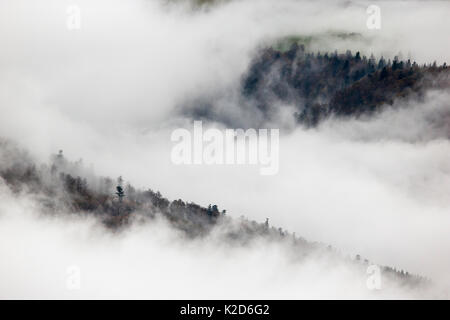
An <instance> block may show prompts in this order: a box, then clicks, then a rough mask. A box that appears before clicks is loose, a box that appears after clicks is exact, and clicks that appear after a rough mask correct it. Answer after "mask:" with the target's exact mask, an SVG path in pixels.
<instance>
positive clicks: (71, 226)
mask: <svg viewBox="0 0 450 320" xmlns="http://www.w3.org/2000/svg"><path fill="white" fill-rule="evenodd" d="M377 3H378V4H379V5H380V7H381V10H382V15H381V18H382V27H381V29H380V30H368V29H367V27H366V19H367V14H366V8H367V5H368V3H363V2H345V3H344V2H339V1H332V2H331V1H319V2H317V1H314V2H313V1H293V0H292V1H291V0H284V1H279V0H278V1H275V0H273V1H270V0H261V1H257V0H246V1H230V2H226V3H223V4H221V5H218V6H213V7H211V8H209V9H205V8H203V9H194V10H193V9H192V8H191V7H190V6H188V5H183V4H180V3H177V4H174V3H173V2H170V3H167V2H163V1H139V0H133V1H118V0H112V1H111V0H108V1H106V0H105V1H103V0H102V1H99V0H96V1H92V0H91V1H87V0H86V1H81V0H80V1H66V2H65V1H56V0H55V1H49V0H45V1H40V2H39V3H37V2H35V1H33V2H32V1H26V0H6V1H2V2H1V4H0V45H1V47H2V50H1V51H0V71H1V72H0V108H1V109H0V110H1V111H2V115H1V117H0V136H1V137H6V138H10V139H12V140H14V141H16V142H18V143H19V144H20V145H21V146H23V147H25V148H26V149H28V150H29V151H30V152H31V154H32V155H33V156H34V157H35V158H36V160H37V161H38V162H45V161H47V160H48V157H49V155H50V154H51V153H54V152H56V151H57V150H58V149H63V150H64V153H65V155H66V156H67V157H68V158H70V159H73V160H75V159H77V158H83V159H84V161H85V163H87V164H91V163H92V165H93V167H94V169H95V172H96V173H97V174H99V175H109V176H112V177H115V176H119V175H122V176H124V178H125V179H126V180H127V181H130V182H131V183H132V184H134V185H136V186H139V187H150V188H152V189H157V190H160V191H161V193H162V194H163V195H164V196H166V197H168V198H169V199H177V198H181V199H183V200H186V201H195V202H197V203H199V204H201V205H205V206H206V205H208V204H210V203H214V204H217V205H219V207H220V208H224V209H227V212H228V214H229V215H230V216H232V217H239V216H241V215H245V216H248V217H249V218H252V219H255V220H258V221H263V220H264V219H265V218H266V217H270V219H271V222H272V223H273V224H274V225H277V226H281V227H283V228H287V229H289V230H290V231H292V232H293V231H295V232H296V233H297V234H298V235H301V236H303V237H305V238H307V239H310V240H315V241H322V242H325V243H328V244H332V245H333V246H335V247H337V248H339V249H340V250H342V251H343V252H345V253H347V254H349V255H355V254H361V255H363V256H365V257H367V258H369V259H370V260H371V261H374V262H375V263H378V264H385V265H390V266H395V267H398V268H402V269H406V270H408V271H410V272H413V273H419V274H421V275H424V276H427V277H430V278H431V279H433V280H434V281H435V282H436V283H438V284H439V285H442V286H444V287H445V286H448V285H450V274H449V272H448V270H450V258H449V257H448V252H449V251H450V234H449V232H448V228H449V226H450V214H449V206H450V198H449V197H448V194H447V190H449V187H450V163H449V161H448V154H449V151H450V143H449V140H448V138H449V128H448V121H445V119H448V115H449V112H450V106H449V102H448V101H450V100H449V99H448V98H449V94H448V91H447V92H440V91H433V92H429V93H428V94H427V96H426V97H425V99H424V100H423V101H422V102H420V103H419V102H413V101H410V102H401V103H399V104H398V105H396V109H393V110H387V111H386V112H384V113H382V114H380V115H377V116H375V117H373V118H370V119H360V120H354V119H348V120H345V121H343V120H336V119H331V120H328V121H326V122H324V123H323V124H321V126H319V127H318V128H316V129H309V130H305V129H302V128H296V129H293V128H292V126H291V123H285V122H284V121H283V124H286V126H287V127H289V128H290V129H291V130H286V131H282V137H281V141H280V170H279V173H278V174H277V175H275V176H269V177H267V176H260V175H259V170H258V167H255V166H175V165H174V164H172V163H171V161H170V151H171V148H172V143H171V141H170V134H171V132H172V130H173V129H175V128H178V127H179V126H183V127H187V128H191V127H192V125H193V120H195V119H189V118H185V117H184V116H183V114H184V113H183V108H184V107H185V106H184V102H185V101H192V100H193V99H196V98H197V97H199V96H204V95H210V96H215V95H216V94H218V93H219V94H222V93H223V92H230V97H227V96H226V97H225V98H224V102H223V104H222V105H223V106H224V109H226V110H224V113H227V114H228V115H232V116H234V117H235V118H236V119H239V120H240V121H244V122H245V121H252V118H254V117H258V114H253V113H252V112H248V111H245V110H242V109H241V108H240V105H236V100H235V99H233V96H232V94H233V93H235V92H236V87H237V86H238V85H239V81H240V79H241V76H242V74H243V73H244V72H245V70H246V68H247V66H248V64H249V62H250V61H251V58H252V57H253V55H254V53H255V50H256V49H257V48H258V47H259V46H261V45H263V44H264V43H268V41H270V40H271V39H276V38H278V37H282V36H287V35H291V34H300V35H316V36H317V40H315V41H313V43H312V45H311V46H312V49H317V50H320V51H321V52H324V51H327V50H329V51H334V50H335V49H337V50H339V51H345V50H347V49H351V50H360V51H361V52H362V53H364V54H367V55H370V53H374V54H375V55H376V56H377V57H380V56H382V55H383V56H385V57H387V58H393V56H394V55H397V54H398V53H399V52H402V54H403V55H404V57H407V56H408V57H411V58H412V59H414V60H416V61H417V62H419V63H430V62H433V61H437V62H439V63H443V62H449V61H450V47H449V46H450V43H449V42H448V41H447V40H448V30H450V25H449V23H450V22H449V21H450V20H449V19H448V17H449V15H450V3H446V2H426V1H417V2H414V1H398V2H397V1H394V2H377ZM71 4H76V5H78V6H79V8H80V9H81V28H80V29H79V30H68V29H67V27H66V20H67V17H68V15H67V12H66V9H67V6H68V5H71ZM399 21H401V23H399ZM328 31H339V32H346V33H351V32H356V33H359V34H360V35H361V36H360V37H357V38H355V39H353V38H351V39H346V40H343V39H337V38H336V37H333V36H331V35H330V34H327V32H328ZM284 110H288V111H287V112H286V113H287V114H288V115H289V114H290V111H289V110H290V109H289V107H287V108H286V109H284ZM288 115H280V118H282V119H286V121H288V122H289V120H288V119H289V116H288ZM446 123H447V124H446ZM208 125H210V126H215V127H219V128H222V125H221V124H217V123H210V124H208ZM267 125H268V126H269V125H272V126H273V124H267ZM2 188H3V191H4V192H2V194H3V193H5V194H6V195H2V203H1V211H0V215H1V222H0V228H1V229H2V231H1V232H0V237H1V241H0V245H1V252H0V255H1V258H2V259H1V260H2V263H1V264H0V280H1V283H2V288H7V289H1V290H0V296H1V297H7V298H11V297H32V298H33V297H40V296H44V297H64V298H70V297H94V298H95V297H105V296H106V297H127V298H131V297H148V298H152V297H153V298H164V297H172V298H195V297H201V298H215V297H225V298H230V297H232V298H266V297H268V298H298V297H320V296H322V295H325V296H326V297H355V296H356V297H362V298H373V297H374V296H373V295H374V293H372V292H370V291H368V290H367V288H366V287H365V284H364V281H365V277H366V275H365V274H364V275H363V276H362V277H361V278H363V280H364V281H363V288H361V278H360V277H358V276H355V274H358V272H353V270H352V269H351V267H349V266H337V267H336V268H337V270H335V269H334V268H326V267H325V266H327V265H328V263H329V262H327V261H324V260H323V258H321V257H319V258H317V260H311V261H310V262H308V263H305V264H302V265H300V266H297V265H295V264H291V263H289V262H288V261H287V260H286V259H288V258H286V257H288V255H284V254H283V253H282V249H280V248H278V247H277V246H276V245H269V244H267V247H268V248H267V249H263V250H262V251H261V248H260V247H258V248H244V249H242V250H236V251H231V252H230V251H227V250H228V249H226V248H223V249H221V250H219V251H218V252H216V251H215V250H214V249H213V247H212V246H211V245H210V244H204V243H194V244H192V245H190V246H191V247H188V248H186V247H184V246H183V245H181V244H180V243H179V239H177V236H176V235H174V234H173V232H171V231H170V230H169V229H168V227H164V223H163V222H161V224H158V225H156V226H147V227H145V228H140V227H134V228H132V229H131V230H129V231H128V232H127V234H126V235H124V236H122V237H119V238H115V237H113V236H111V235H108V233H107V232H104V230H102V228H101V227H99V226H97V225H96V224H95V222H93V221H70V222H67V221H65V220H64V219H62V220H58V219H56V220H48V219H47V218H43V217H39V218H37V217H36V215H39V210H40V209H38V208H36V204H35V200H33V199H29V198H28V197H27V196H22V197H21V198H14V196H12V195H9V194H8V192H7V191H6V190H5V187H4V186H3V187H2ZM14 244H16V245H17V246H18V247H15V246H16V245H14ZM261 246H263V245H261ZM263 247H264V246H263ZM18 248H19V249H18ZM162 248H165V249H162ZM147 252H148V254H143V253H147ZM235 261H240V262H239V264H238V265H236V264H235ZM261 261H264V263H261ZM5 262H7V263H5ZM68 265H79V266H80V268H81V272H82V274H83V280H82V281H83V282H82V288H83V289H82V290H78V291H68V290H66V288H65V282H64V281H65V278H64V277H66V274H65V270H66V268H67V266H68ZM261 265H264V267H261ZM183 267H184V268H185V270H184V271H180V270H179V269H181V268H183ZM149 269H150V270H152V272H150V271H147V270H149ZM214 269H218V270H219V271H218V272H220V275H221V277H217V274H216V273H214V272H213V270H214ZM274 269H276V270H279V271H277V272H276V274H275V275H274V272H273V270H274ZM33 270H35V271H33ZM83 270H85V271H83ZM243 270H247V271H243ZM248 270H251V271H248ZM320 270H326V271H325V272H320ZM169 271H171V272H169ZM131 274H133V277H132V278H131V279H132V281H128V280H129V279H130V277H131ZM324 274H325V275H324ZM271 277H272V278H271ZM273 277H275V278H273ZM62 278H64V279H62ZM43 279H46V280H47V281H50V282H51V283H52V284H51V285H47V284H46V285H45V286H44V285H43V284H42V283H46V282H45V281H44V280H43ZM143 279H144V280H145V281H142V280H143ZM233 279H236V280H235V282H236V283H238V284H239V286H237V287H234V286H229V283H230V282H233ZM264 279H271V280H272V281H270V285H269V284H267V283H265V282H264ZM309 279H314V281H313V280H309ZM316 280H317V281H316ZM5 283H6V285H3V284H5ZM112 283H113V284H114V285H113V286H112ZM169 283H170V284H169ZM176 283H181V284H182V285H176ZM305 283H306V284H305ZM330 283H331V284H332V285H330V286H328V284H330ZM144 285H145V286H144ZM42 286H44V288H42ZM299 286H300V287H302V289H301V290H298V287H299ZM192 287H195V288H196V290H192V289H191V288H192ZM329 287H332V288H336V289H335V290H330V291H328V292H326V291H327V290H325V289H326V288H329ZM238 288H245V290H239V289H238ZM324 292H326V293H324ZM410 294H411V293H409V292H404V291H401V290H398V291H397V290H394V291H390V292H385V291H384V292H383V291H382V293H380V295H384V297H400V298H409V297H411V295H410ZM374 298H377V296H375V297H374Z"/></svg>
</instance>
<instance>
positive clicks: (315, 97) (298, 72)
mask: <svg viewBox="0 0 450 320" xmlns="http://www.w3.org/2000/svg"><path fill="white" fill-rule="evenodd" d="M449 71H450V68H448V66H447V65H446V64H443V65H441V66H438V65H437V64H436V63H435V62H434V63H432V64H428V65H418V64H417V63H416V62H414V61H411V60H406V61H404V60H401V59H400V58H399V57H395V58H394V59H393V60H392V61H391V60H386V59H384V58H383V57H381V58H380V59H378V60H377V59H375V57H374V56H373V55H372V56H371V57H369V58H368V57H366V56H362V55H361V54H360V53H359V52H356V53H355V54H353V53H352V52H351V51H347V52H346V53H345V54H339V53H337V52H334V53H324V54H321V53H320V52H318V53H313V52H308V51H306V50H305V47H304V46H303V45H298V44H297V43H293V44H292V45H291V47H290V49H289V50H286V51H281V50H277V49H274V48H272V47H270V48H266V49H264V50H262V52H261V53H260V54H259V55H258V56H257V57H256V58H255V59H254V61H253V62H252V64H251V65H250V67H249V70H248V72H247V73H246V74H245V75H244V77H243V79H242V84H241V93H242V95H243V96H244V97H246V98H247V99H250V100H252V101H253V102H254V103H255V104H256V105H257V107H258V109H260V110H261V111H263V112H265V113H269V111H270V110H271V109H272V108H273V106H274V105H277V104H278V103H280V102H282V103H289V104H291V105H294V106H296V108H297V112H296V113H295V117H296V119H297V120H298V122H299V123H301V124H304V125H307V126H314V125H317V124H318V123H319V121H321V120H323V119H325V118H327V117H330V116H335V117H346V116H356V117H358V116H360V115H364V114H371V113H374V112H377V111H380V110H382V107H383V106H386V105H392V104H393V103H394V100H395V99H398V98H407V97H408V98H418V99H420V98H422V97H423V95H424V93H425V90H427V89H429V88H442V87H447V88H448V87H450V73H449Z"/></svg>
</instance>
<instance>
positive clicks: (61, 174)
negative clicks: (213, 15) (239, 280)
mask: <svg viewBox="0 0 450 320" xmlns="http://www.w3.org/2000/svg"><path fill="white" fill-rule="evenodd" d="M0 177H1V178H2V179H3V180H4V182H5V183H6V184H7V185H8V187H9V188H10V189H11V190H12V192H14V193H17V194H20V193H27V194H31V195H35V196H37V197H36V198H37V199H40V200H39V201H40V204H41V205H42V210H43V211H44V212H46V213H47V214H50V215H60V214H67V213H69V214H76V215H86V216H93V217H96V218H98V219H99V220H100V221H101V222H102V223H103V224H104V225H105V226H106V227H107V228H109V229H110V230H111V231H114V232H120V231H121V230H122V229H124V228H126V227H127V226H129V225H130V224H131V223H136V222H138V223H139V222H142V223H147V222H151V221H152V220H154V219H156V218H163V219H164V220H165V221H167V222H168V223H169V224H170V225H171V226H172V227H173V228H175V229H176V230H179V231H180V232H181V234H183V235H184V236H185V237H187V238H188V239H192V238H199V237H201V238H207V237H208V236H210V235H211V234H212V233H211V232H212V231H213V230H214V234H215V235H218V236H219V237H220V239H221V241H222V242H223V244H224V245H238V246H241V245H246V244H249V243H251V242H254V241H257V240H261V239H263V240H267V241H269V242H282V243H284V244H285V245H287V246H289V247H290V248H291V252H292V254H293V257H296V258H298V259H303V258H305V257H307V256H309V255H311V254H320V253H325V254H326V255H327V256H335V257H336V258H337V259H346V258H344V257H343V256H342V255H341V254H340V253H338V252H337V250H335V249H334V248H332V247H331V246H326V245H324V244H321V243H317V242H309V241H306V240H305V239H303V238H301V237H298V236H296V234H295V233H290V232H288V231H286V230H283V229H281V228H276V227H274V226H271V225H270V224H269V219H268V218H267V219H266V221H265V222H262V223H261V222H256V221H251V220H248V219H247V218H245V217H244V216H241V217H240V218H231V217H229V216H228V215H227V214H226V211H225V210H219V208H218V206H217V205H209V206H208V207H202V206H200V205H198V204H196V203H193V202H185V201H183V200H181V199H178V200H174V201H169V200H168V199H166V198H165V197H163V196H162V195H161V193H160V192H159V191H156V192H155V191H153V190H151V189H147V190H137V189H136V188H134V187H133V186H131V185H130V184H129V183H125V182H124V180H123V179H122V177H118V178H117V179H115V180H113V179H111V178H108V177H96V176H95V175H94V174H93V172H92V171H91V170H89V169H86V168H85V167H84V165H83V162H82V160H79V161H76V162H70V161H68V160H67V159H66V158H65V157H64V155H63V152H62V151H59V153H57V154H55V155H53V156H52V157H51V160H50V163H49V164H43V165H40V166H39V167H37V166H36V165H35V163H34V162H33V161H32V160H31V158H30V157H29V156H28V154H27V153H26V152H24V151H22V150H20V149H19V148H17V147H16V146H15V145H14V144H12V143H10V142H8V141H4V140H1V139H0ZM347 259H349V260H350V261H352V262H353V263H357V264H361V265H363V266H364V265H369V261H368V260H367V259H362V258H361V257H360V256H359V255H357V256H356V257H354V258H347ZM383 272H384V274H385V275H386V276H391V277H393V278H395V279H397V280H398V279H400V280H401V281H403V283H404V284H405V285H408V286H415V285H424V284H426V283H427V281H426V280H425V279H424V278H422V277H419V276H416V275H410V274H408V273H407V272H404V271H402V270H396V269H394V268H391V267H383Z"/></svg>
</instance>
